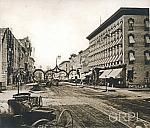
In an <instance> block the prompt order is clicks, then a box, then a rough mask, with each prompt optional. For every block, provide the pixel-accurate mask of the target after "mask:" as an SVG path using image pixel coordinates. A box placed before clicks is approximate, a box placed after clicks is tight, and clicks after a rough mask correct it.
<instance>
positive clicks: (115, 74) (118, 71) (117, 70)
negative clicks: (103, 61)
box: [107, 68, 122, 78]
mask: <svg viewBox="0 0 150 128" xmlns="http://www.w3.org/2000/svg"><path fill="white" fill-rule="evenodd" d="M121 71H122V68H118V69H113V70H112V72H111V73H110V74H109V75H108V76H107V77H108V78H110V77H113V78H119V77H120V76H119V74H120V72H121Z"/></svg>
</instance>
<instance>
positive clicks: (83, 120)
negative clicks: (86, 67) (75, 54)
mask: <svg viewBox="0 0 150 128" xmlns="http://www.w3.org/2000/svg"><path fill="white" fill-rule="evenodd" d="M31 87H32V86H30V87H28V86H27V85H26V86H24V87H22V89H21V90H22V91H21V92H28V91H30V89H31ZM30 92H31V94H32V96H42V99H43V106H45V107H49V108H54V109H56V110H63V109H68V110H70V111H71V113H72V116H73V126H74V128H128V127H130V128H136V126H138V125H139V124H140V123H142V126H143V127H145V128H149V126H150V125H149V120H150V118H149V117H150V109H149V107H150V102H149V94H150V93H149V92H145V93H143V92H142V93H134V92H129V91H127V90H116V91H108V92H104V90H102V89H93V88H89V87H84V86H72V85H69V84H68V83H65V84H62V85H60V86H58V87H57V86H52V87H50V88H45V89H43V91H30ZM15 93H17V90H10V91H4V92H3V93H1V94H0V97H1V99H0V104H1V105H2V104H3V105H5V108H6V104H7V100H8V99H9V98H11V97H12V95H13V94H15ZM141 94H143V95H141ZM139 122H140V123H139ZM143 127H142V128H143Z"/></svg>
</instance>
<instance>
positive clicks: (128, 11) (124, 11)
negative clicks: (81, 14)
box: [86, 7, 149, 40]
mask: <svg viewBox="0 0 150 128" xmlns="http://www.w3.org/2000/svg"><path fill="white" fill-rule="evenodd" d="M123 15H144V16H149V8H124V7H122V8H120V9H119V10H118V11H116V12H115V13H114V14H113V15H112V16H111V17H109V18H108V19H107V20H106V21H105V22H104V23H103V24H101V25H100V26H99V27H98V28H97V29H96V30H94V31H93V32H92V33H91V34H90V35H88V36H87V37H86V38H87V39H88V40H90V39H92V38H93V37H94V36H96V35H97V34H98V33H100V32H101V31H103V30H104V29H105V28H107V27H108V26H109V25H111V24H112V23H113V22H115V21H116V20H117V19H119V18H120V17H122V16H123Z"/></svg>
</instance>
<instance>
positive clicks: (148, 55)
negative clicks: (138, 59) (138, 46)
mask: <svg viewBox="0 0 150 128" xmlns="http://www.w3.org/2000/svg"><path fill="white" fill-rule="evenodd" d="M144 57H145V64H146V65H149V64H150V51H148V50H146V51H145V52H144Z"/></svg>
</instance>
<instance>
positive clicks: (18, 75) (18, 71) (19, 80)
mask: <svg viewBox="0 0 150 128" xmlns="http://www.w3.org/2000/svg"><path fill="white" fill-rule="evenodd" d="M23 69H24V68H19V69H18V70H17V90H18V94H19V92H20V85H21V72H22V70H23Z"/></svg>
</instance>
